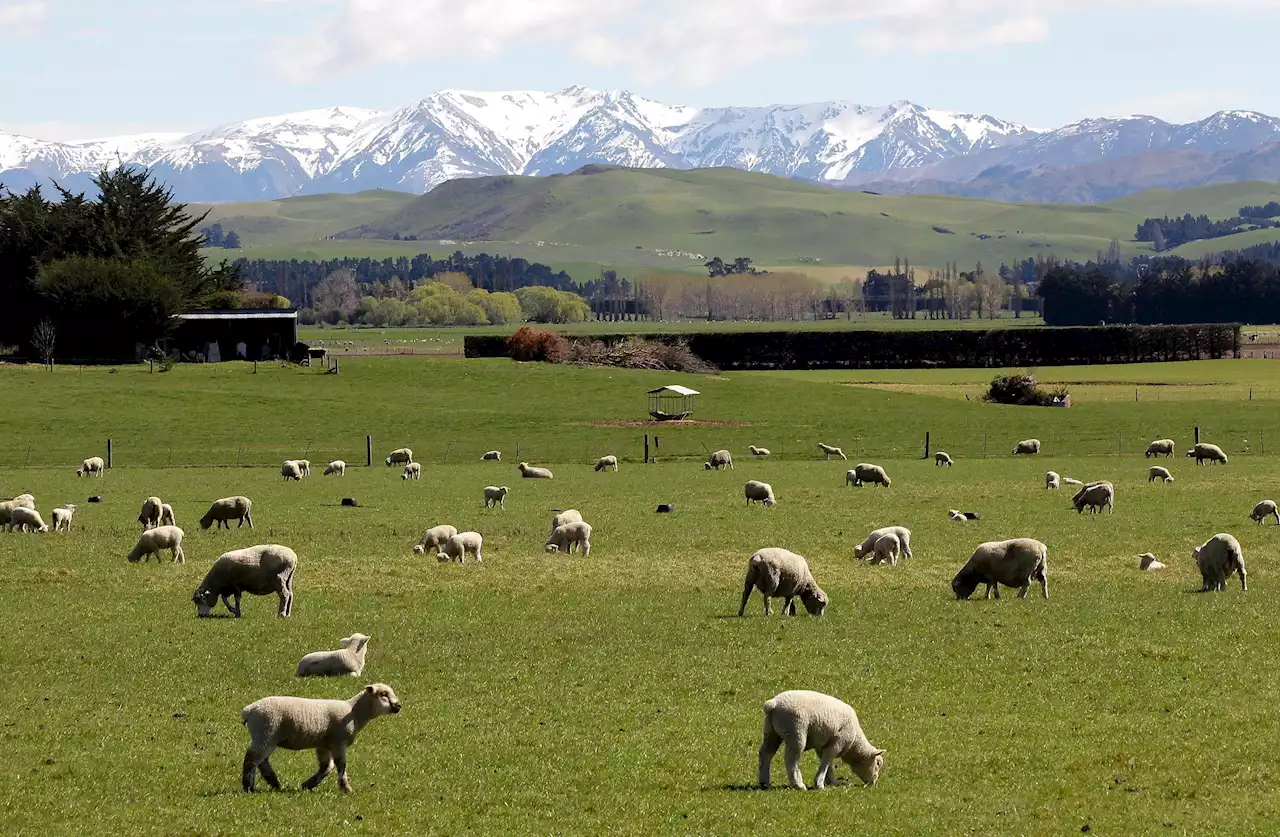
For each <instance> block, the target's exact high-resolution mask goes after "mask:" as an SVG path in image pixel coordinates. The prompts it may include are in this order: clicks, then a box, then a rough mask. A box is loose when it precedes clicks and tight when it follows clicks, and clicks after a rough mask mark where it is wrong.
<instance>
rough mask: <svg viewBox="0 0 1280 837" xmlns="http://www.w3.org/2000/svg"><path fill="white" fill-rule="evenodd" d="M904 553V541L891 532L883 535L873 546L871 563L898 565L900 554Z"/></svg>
mask: <svg viewBox="0 0 1280 837" xmlns="http://www.w3.org/2000/svg"><path fill="white" fill-rule="evenodd" d="M901 553H902V541H901V540H900V539H899V538H898V536H897V535H895V534H893V533H892V532H889V533H887V534H884V535H881V536H880V538H879V540H877V541H876V544H875V546H873V547H871V563H872V564H883V563H885V562H888V564H889V566H891V567H896V566H898V556H899V555H900V554H901Z"/></svg>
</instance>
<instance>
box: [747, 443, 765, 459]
mask: <svg viewBox="0 0 1280 837" xmlns="http://www.w3.org/2000/svg"><path fill="white" fill-rule="evenodd" d="M747 450H748V451H750V452H751V455H752V456H769V455H770V453H771V451H770V450H769V449H768V448H758V447H756V446H755V445H747Z"/></svg>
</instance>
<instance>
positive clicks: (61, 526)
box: [53, 503, 76, 533]
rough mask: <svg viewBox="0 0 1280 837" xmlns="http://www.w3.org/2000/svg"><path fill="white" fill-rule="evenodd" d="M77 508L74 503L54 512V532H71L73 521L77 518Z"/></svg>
mask: <svg viewBox="0 0 1280 837" xmlns="http://www.w3.org/2000/svg"><path fill="white" fill-rule="evenodd" d="M75 514H76V507H75V504H74V503H67V504H66V505H65V506H63V507H62V508H60V509H54V510H53V531H55V532H68V533H69V532H70V531H71V519H72V518H73V517H75Z"/></svg>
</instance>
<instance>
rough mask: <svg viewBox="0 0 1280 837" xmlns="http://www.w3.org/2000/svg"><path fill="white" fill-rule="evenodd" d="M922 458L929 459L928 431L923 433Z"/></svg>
mask: <svg viewBox="0 0 1280 837" xmlns="http://www.w3.org/2000/svg"><path fill="white" fill-rule="evenodd" d="M924 458H925V459H928V458H929V431H928V430H926V431H925V432H924Z"/></svg>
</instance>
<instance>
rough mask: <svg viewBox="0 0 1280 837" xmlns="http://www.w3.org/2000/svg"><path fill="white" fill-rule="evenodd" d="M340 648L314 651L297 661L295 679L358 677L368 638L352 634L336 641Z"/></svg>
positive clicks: (362, 669)
mask: <svg viewBox="0 0 1280 837" xmlns="http://www.w3.org/2000/svg"><path fill="white" fill-rule="evenodd" d="M338 644H339V645H341V646H342V648H340V649H339V650H337V651H316V652H314V653H311V654H308V655H306V656H305V657H303V658H302V659H301V660H299V661H298V670H297V671H295V672H294V675H295V676H297V677H341V676H342V675H344V674H346V675H350V676H351V677H359V676H360V672H362V671H364V655H365V652H366V651H367V650H368V648H369V637H367V636H365V635H364V634H352V635H351V636H349V637H347V638H346V639H341V640H338Z"/></svg>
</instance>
